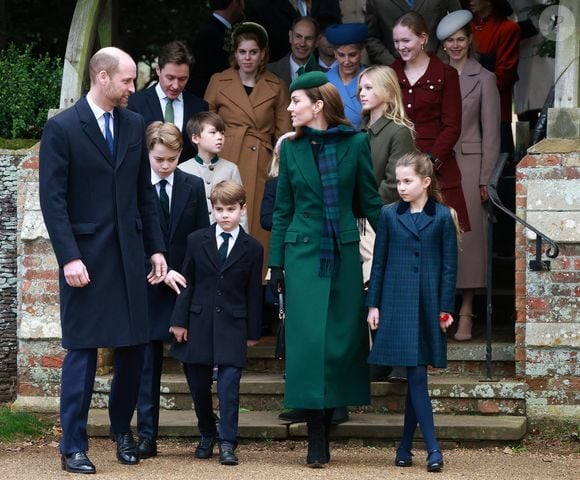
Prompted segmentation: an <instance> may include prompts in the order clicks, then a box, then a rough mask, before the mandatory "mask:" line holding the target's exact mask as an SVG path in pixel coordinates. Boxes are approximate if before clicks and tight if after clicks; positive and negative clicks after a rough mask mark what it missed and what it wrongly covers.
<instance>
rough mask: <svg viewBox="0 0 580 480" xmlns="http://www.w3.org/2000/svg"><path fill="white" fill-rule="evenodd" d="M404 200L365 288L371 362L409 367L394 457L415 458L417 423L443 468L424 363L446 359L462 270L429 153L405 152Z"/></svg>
mask: <svg viewBox="0 0 580 480" xmlns="http://www.w3.org/2000/svg"><path fill="white" fill-rule="evenodd" d="M396 178H397V190H398V192H399V195H400V196H401V199H402V200H401V201H400V202H397V203H394V204H391V205H388V206H385V207H383V209H382V212H381V218H380V224H379V229H378V232H377V237H376V242H375V247H374V256H373V266H372V271H371V279H370V285H369V291H368V296H367V306H368V307H369V313H368V318H367V321H368V323H369V326H370V328H371V330H377V333H376V336H375V339H374V342H373V347H372V350H371V353H370V355H369V359H368V361H369V363H371V364H374V365H392V366H404V367H407V376H408V390H407V398H406V402H405V420H404V426H403V436H402V438H401V443H400V446H399V449H398V450H397V455H396V459H395V464H396V465H397V466H399V467H408V466H411V465H412V453H411V446H412V441H413V435H414V433H415V429H416V427H417V423H419V426H420V427H421V432H422V434H423V438H424V441H425V446H426V448H427V452H428V456H427V470H428V471H429V472H433V471H439V470H441V469H442V468H443V456H442V454H441V451H440V449H439V444H438V443H437V439H436V438H435V426H434V421H433V411H432V408H431V401H430V399H429V393H428V390H427V367H428V365H432V366H434V367H438V368H445V367H446V366H447V342H446V336H445V331H446V330H447V328H448V327H449V325H450V324H451V322H452V321H453V319H452V317H451V314H450V312H453V310H454V307H455V279H456V275H457V237H458V235H459V228H458V224H457V216H456V214H455V211H454V210H453V209H451V208H449V207H446V206H444V205H443V204H442V203H441V201H442V198H441V194H440V193H439V189H438V187H437V182H436V178H435V175H434V172H433V164H432V162H431V161H430V159H429V157H428V156H427V155H424V154H422V153H419V152H415V153H410V154H407V155H405V156H403V157H402V158H401V159H400V160H399V161H398V162H397V166H396Z"/></svg>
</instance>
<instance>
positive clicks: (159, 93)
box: [155, 82, 183, 105]
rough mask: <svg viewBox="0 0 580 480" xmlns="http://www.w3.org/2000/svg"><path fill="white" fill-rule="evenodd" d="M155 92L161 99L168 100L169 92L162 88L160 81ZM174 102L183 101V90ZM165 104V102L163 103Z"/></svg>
mask: <svg viewBox="0 0 580 480" xmlns="http://www.w3.org/2000/svg"><path fill="white" fill-rule="evenodd" d="M155 92H156V93H157V96H158V97H159V100H160V101H162V100H163V101H165V102H166V101H167V100H168V98H167V94H166V93H165V92H164V91H163V89H162V88H161V85H159V82H157V85H155ZM173 101H174V102H183V92H181V93H180V94H179V95H178V97H177V98H176V99H175V100H173ZM162 105H164V103H163V104H162Z"/></svg>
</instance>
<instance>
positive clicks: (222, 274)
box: [170, 180, 264, 465]
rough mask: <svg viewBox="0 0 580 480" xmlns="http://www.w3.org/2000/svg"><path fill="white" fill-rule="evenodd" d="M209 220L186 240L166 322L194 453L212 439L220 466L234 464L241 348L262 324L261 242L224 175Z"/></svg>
mask: <svg viewBox="0 0 580 480" xmlns="http://www.w3.org/2000/svg"><path fill="white" fill-rule="evenodd" d="M211 203H212V209H213V214H214V217H215V219H216V223H215V224H214V225H212V226H211V227H209V228H205V229H203V230H198V231H196V232H194V233H192V234H190V235H189V236H188V237H187V251H186V255H185V261H184V263H183V268H182V272H183V274H184V275H185V278H186V281H187V287H186V288H185V289H184V290H183V291H182V292H181V293H180V294H179V296H178V298H177V301H176V304H175V309H174V310H173V315H172V316H171V321H170V325H171V327H170V331H171V333H173V335H174V336H175V340H176V341H175V342H174V344H173V346H172V348H171V355H172V356H173V357H175V358H176V359H178V360H180V361H182V362H183V364H184V370H185V374H186V377H187V382H188V384H189V388H190V390H191V396H192V398H193V399H194V404H195V412H196V414H197V418H198V426H199V431H200V433H201V440H200V443H199V445H198V446H197V448H196V450H195V457H196V458H211V456H212V454H213V447H214V445H215V443H216V440H217V442H218V444H219V451H220V463H221V464H222V465H237V464H238V458H237V456H236V454H235V453H234V452H235V448H236V445H237V430H238V410H239V392H240V379H241V375H242V368H243V367H244V366H245V364H246V349H247V347H248V346H253V345H255V344H256V343H257V342H258V340H259V339H260V331H261V325H262V276H261V275H262V258H263V254H264V251H263V247H262V245H261V244H260V243H259V242H258V241H257V240H255V239H254V238H252V237H251V236H249V235H248V234H247V233H246V232H245V231H244V229H243V228H242V227H240V219H241V217H242V215H243V214H245V213H246V192H245V190H244V187H242V186H241V185H240V184H238V183H236V182H233V181H230V180H224V181H222V182H220V183H218V184H217V185H216V186H215V187H214V188H213V190H212V192H211ZM214 365H217V367H218V374H217V394H218V399H219V406H220V419H219V424H218V428H217V429H216V424H215V420H214V414H213V408H212V398H211V384H212V370H213V366H214Z"/></svg>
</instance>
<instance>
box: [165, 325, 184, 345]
mask: <svg viewBox="0 0 580 480" xmlns="http://www.w3.org/2000/svg"><path fill="white" fill-rule="evenodd" d="M169 333H172V334H173V336H174V337H175V340H177V343H183V342H187V328H183V327H176V326H171V327H169Z"/></svg>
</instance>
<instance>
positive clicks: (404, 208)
mask: <svg viewBox="0 0 580 480" xmlns="http://www.w3.org/2000/svg"><path fill="white" fill-rule="evenodd" d="M410 207H411V204H410V203H409V202H404V201H402V200H401V201H400V202H399V204H398V205H397V218H398V220H399V221H400V222H401V223H402V224H403V225H404V226H405V228H406V229H407V230H409V231H410V232H411V233H413V234H414V235H415V236H417V237H418V236H419V232H420V231H421V230H423V229H424V228H425V227H427V225H429V224H430V223H431V222H432V221H433V219H434V217H435V213H436V209H437V204H436V202H435V201H434V200H432V199H428V200H427V203H426V204H425V206H424V207H423V213H425V215H422V216H421V217H420V218H419V219H418V221H417V222H415V221H414V220H413V218H412V217H411V209H410Z"/></svg>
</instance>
